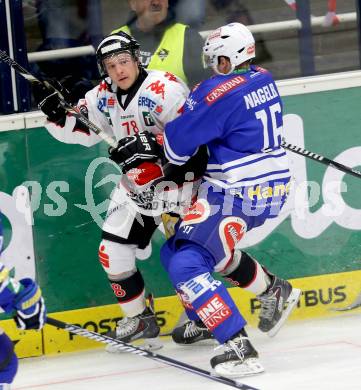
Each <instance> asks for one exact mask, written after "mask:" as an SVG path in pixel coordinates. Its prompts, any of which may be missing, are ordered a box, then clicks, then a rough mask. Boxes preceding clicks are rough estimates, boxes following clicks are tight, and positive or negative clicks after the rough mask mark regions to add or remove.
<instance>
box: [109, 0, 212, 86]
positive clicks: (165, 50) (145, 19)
mask: <svg viewBox="0 0 361 390" xmlns="http://www.w3.org/2000/svg"><path fill="white" fill-rule="evenodd" d="M128 3H129V7H130V9H131V10H132V14H131V17H130V19H129V21H128V22H127V24H126V25H125V26H121V27H119V28H117V29H115V30H113V31H112V32H113V33H114V32H118V31H124V32H126V33H128V34H130V35H132V36H133V37H134V38H135V39H136V40H137V41H138V42H139V44H140V47H141V52H140V61H141V63H142V65H143V66H144V67H145V68H147V69H158V70H162V71H169V72H171V73H173V74H175V75H177V76H178V77H180V78H181V79H183V80H184V81H185V82H186V83H187V84H188V85H189V86H190V87H191V86H193V85H194V84H196V83H198V82H199V81H201V80H202V79H203V78H204V77H207V75H205V74H204V68H203V64H202V58H201V55H200V53H201V52H202V47H203V40H202V37H201V36H200V35H199V33H198V32H197V31H195V30H193V29H192V28H190V27H188V26H186V25H185V24H182V23H178V22H177V21H176V16H175V14H174V12H173V10H172V9H170V10H169V9H168V8H169V3H168V0H128Z"/></svg>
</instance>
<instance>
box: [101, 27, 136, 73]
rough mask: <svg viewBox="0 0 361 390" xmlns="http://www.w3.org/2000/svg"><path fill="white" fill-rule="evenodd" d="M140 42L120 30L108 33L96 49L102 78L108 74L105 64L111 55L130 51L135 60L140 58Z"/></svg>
mask: <svg viewBox="0 0 361 390" xmlns="http://www.w3.org/2000/svg"><path fill="white" fill-rule="evenodd" d="M139 47H140V46H139V44H138V42H137V41H136V40H135V39H134V38H132V37H131V36H130V35H128V34H126V33H124V32H119V33H116V34H111V35H108V36H107V37H106V38H104V39H103V40H102V41H101V42H100V44H99V46H98V48H97V51H96V58H97V65H98V70H99V74H100V76H101V77H102V78H105V77H107V76H108V73H107V71H106V68H105V66H104V59H105V58H108V57H111V56H112V55H115V54H118V53H122V52H128V53H130V54H131V56H132V57H133V58H134V60H135V61H137V60H138V58H139Z"/></svg>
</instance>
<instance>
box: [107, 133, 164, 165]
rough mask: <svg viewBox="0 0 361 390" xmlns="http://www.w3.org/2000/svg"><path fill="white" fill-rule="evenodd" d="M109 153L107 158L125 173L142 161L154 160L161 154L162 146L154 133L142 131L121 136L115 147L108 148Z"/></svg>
mask: <svg viewBox="0 0 361 390" xmlns="http://www.w3.org/2000/svg"><path fill="white" fill-rule="evenodd" d="M109 154H110V156H109V158H110V159H111V160H113V161H114V162H116V163H117V164H119V166H120V167H121V168H122V170H123V173H126V172H128V171H129V170H130V169H132V168H136V167H137V166H138V165H140V164H141V163H143V162H144V161H148V162H152V161H156V160H157V159H158V158H159V157H161V156H162V148H161V146H160V145H159V143H158V142H157V139H156V137H155V135H153V134H151V133H148V132H142V133H138V134H136V135H133V136H131V137H125V138H122V139H121V140H120V141H119V142H118V146H117V147H116V148H114V149H110V150H109Z"/></svg>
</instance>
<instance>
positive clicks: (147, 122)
mask: <svg viewBox="0 0 361 390" xmlns="http://www.w3.org/2000/svg"><path fill="white" fill-rule="evenodd" d="M106 81H107V82H106ZM106 81H102V82H101V83H100V84H99V85H97V86H96V87H94V88H93V89H92V90H90V91H88V92H87V93H86V95H85V98H84V99H81V100H79V102H78V108H79V110H82V109H83V108H84V106H85V107H86V109H87V112H88V118H89V120H90V121H91V122H93V123H94V124H95V125H97V126H98V127H100V128H101V129H102V130H104V131H105V132H106V133H107V134H108V135H110V136H113V137H115V139H116V140H117V141H118V140H120V139H121V138H124V137H127V136H129V135H133V134H135V133H137V132H140V131H149V132H152V133H153V134H155V135H156V134H159V133H162V132H163V129H164V126H165V124H166V123H167V122H169V121H171V120H173V119H175V118H176V117H177V116H178V115H179V114H180V113H181V110H182V107H183V105H184V102H185V100H186V98H187V96H188V93H189V90H188V87H187V86H186V84H185V83H184V82H183V81H182V80H181V79H179V78H177V77H176V76H174V75H173V74H171V73H169V72H161V71H149V72H148V75H147V77H146V78H145V80H144V81H143V83H142V84H141V86H140V87H139V89H138V90H137V92H136V93H135V95H134V96H133V97H132V99H131V101H130V102H129V104H127V105H126V106H124V102H126V100H125V99H126V96H127V95H124V96H122V98H123V99H122V103H123V104H120V103H119V102H118V99H117V94H116V90H117V87H116V85H115V84H112V85H110V81H111V80H110V79H107V80H106ZM46 128H47V130H48V131H49V132H50V133H51V135H52V136H53V137H55V138H56V139H57V140H59V141H61V142H64V143H68V144H81V145H84V146H87V147H90V146H92V145H95V144H97V143H98V142H100V141H101V140H102V139H101V138H100V137H99V136H98V135H96V134H94V133H92V132H86V131H84V130H82V129H78V128H77V126H76V119H75V117H73V116H71V115H68V116H67V118H66V122H65V125H64V127H61V126H59V125H57V124H55V123H53V122H47V124H46Z"/></svg>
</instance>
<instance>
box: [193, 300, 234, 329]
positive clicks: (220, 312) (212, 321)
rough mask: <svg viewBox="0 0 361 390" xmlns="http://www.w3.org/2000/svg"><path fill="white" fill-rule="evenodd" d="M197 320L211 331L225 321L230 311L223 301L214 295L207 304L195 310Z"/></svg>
mask: <svg viewBox="0 0 361 390" xmlns="http://www.w3.org/2000/svg"><path fill="white" fill-rule="evenodd" d="M197 314H198V316H199V318H200V319H201V320H202V321H203V323H204V324H205V325H206V327H207V328H208V329H209V330H213V329H214V328H216V327H217V326H218V325H220V324H221V323H222V322H223V321H225V320H226V319H227V318H228V317H229V316H230V315H231V314H232V311H231V309H230V308H229V306H228V305H226V304H225V302H224V301H223V299H222V298H221V297H220V296H219V295H218V294H215V295H214V296H213V297H212V298H211V299H210V300H209V301H208V302H206V303H205V304H204V305H203V306H201V307H200V308H199V309H198V310H197Z"/></svg>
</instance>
